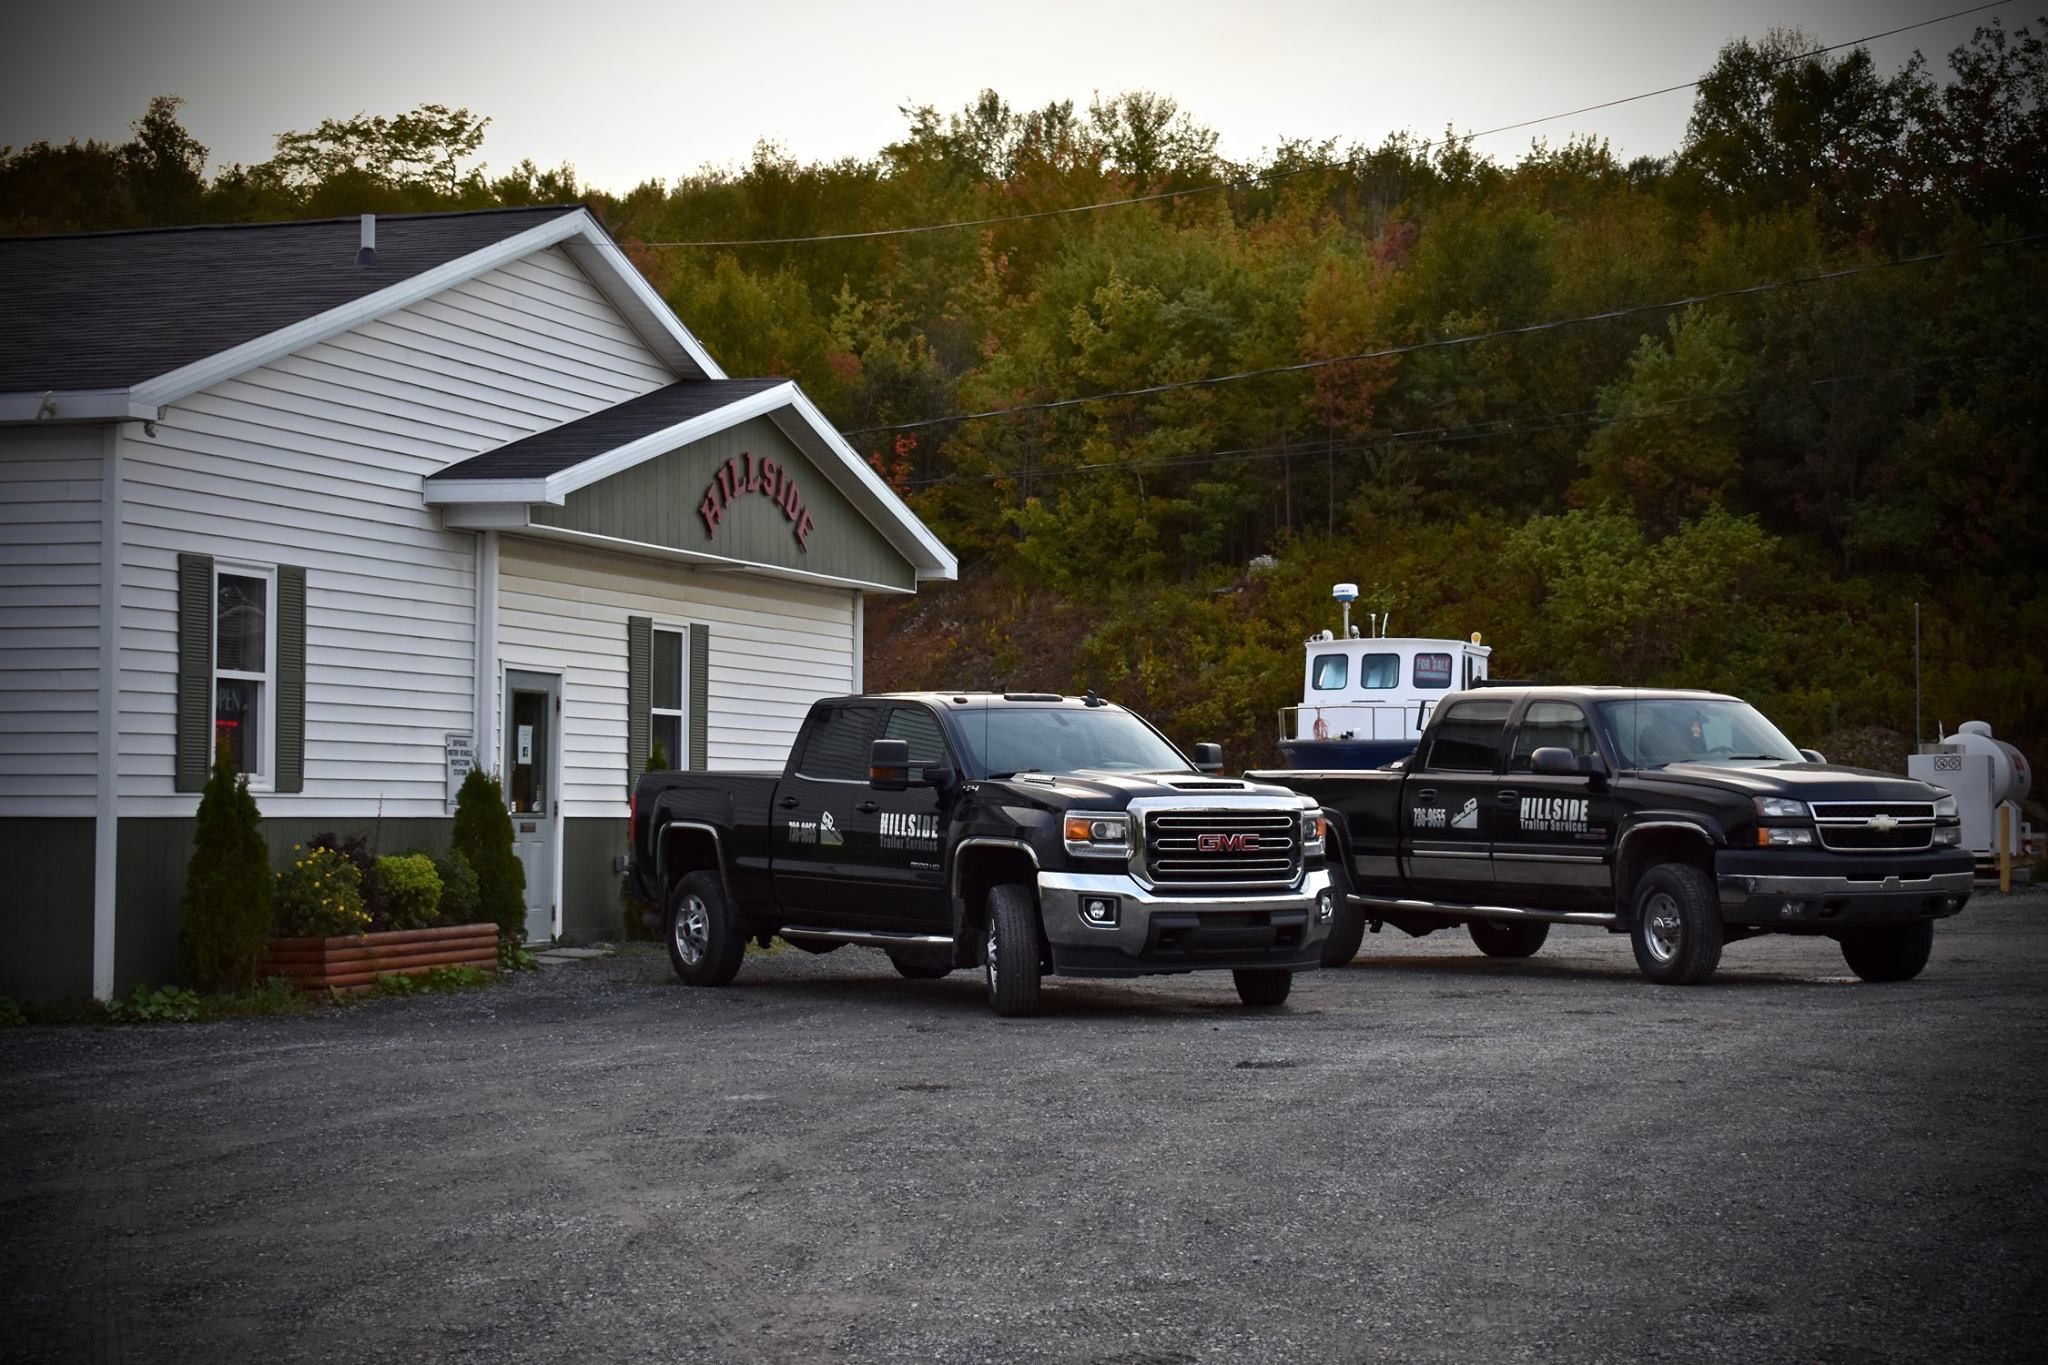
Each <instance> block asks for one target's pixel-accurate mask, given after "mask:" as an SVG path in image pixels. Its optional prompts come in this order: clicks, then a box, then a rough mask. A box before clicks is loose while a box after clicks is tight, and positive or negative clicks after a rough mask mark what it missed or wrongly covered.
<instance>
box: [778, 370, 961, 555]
mask: <svg viewBox="0 0 2048 1365" xmlns="http://www.w3.org/2000/svg"><path fill="white" fill-rule="evenodd" d="M794 394H795V396H794V400H793V401H792V403H791V406H792V407H794V408H795V409H796V411H797V413H798V415H799V416H801V417H802V418H803V419H804V421H805V422H806V423H808V424H809V425H810V427H811V429H812V430H813V431H815V432H817V434H818V437H819V439H820V440H822V441H824V442H825V444H826V445H828V446H830V447H831V448H832V451H833V453H834V454H836V455H838V456H839V458H840V460H841V462H842V463H844V464H845V466H846V468H847V469H848V470H850V471H851V472H852V473H853V476H854V478H855V480H856V481H857V482H858V485H859V487H860V489H861V491H862V492H864V493H866V494H867V496H868V497H869V498H870V499H872V500H873V501H874V502H875V503H876V504H878V505H879V510H880V511H881V512H882V514H883V515H884V516H886V517H888V518H889V519H890V520H891V521H893V522H895V523H896V525H897V526H898V527H900V528H901V530H902V531H903V532H904V534H905V535H907V536H908V537H909V539H910V540H911V542H912V543H913V544H914V545H915V546H916V548H917V549H918V550H922V551H923V556H922V558H920V556H919V555H917V554H915V553H912V554H909V555H907V556H906V558H908V559H909V560H910V561H911V563H912V564H914V565H915V566H916V568H917V577H918V581H919V582H925V581H928V580H932V579H937V580H940V581H943V582H951V581H953V580H955V579H957V578H959V577H960V561H959V560H958V559H957V558H955V557H954V554H953V552H952V551H951V550H949V549H947V548H946V547H945V545H944V543H943V542H941V541H940V540H939V538H938V537H937V536H935V535H933V534H932V532H931V528H930V527H929V526H926V525H925V524H924V522H923V521H921V520H919V519H918V515H917V513H915V512H913V511H911V510H910V508H909V507H908V506H907V505H905V503H904V501H903V499H901V498H899V497H897V496H896V490H895V489H893V488H891V487H889V485H888V484H886V483H884V482H883V481H882V476H881V475H879V474H877V473H875V471H874V469H873V468H871V467H870V466H869V464H868V462H867V461H866V460H863V459H862V458H861V457H860V452H859V451H857V450H855V449H854V448H853V447H852V446H851V445H849V444H847V441H846V438H845V437H844V436H841V435H840V434H839V431H838V428H836V427H834V426H833V425H832V424H831V423H830V422H828V421H826V420H825V414H824V413H822V412H819V411H818V409H817V408H816V407H815V406H814V405H813V404H812V402H811V400H810V399H809V398H806V397H805V396H804V393H803V390H801V389H796V390H795V391H794ZM890 539H891V540H892V541H894V540H896V539H897V538H896V537H894V536H891V537H890ZM897 548H898V549H904V548H906V547H905V546H903V545H902V544H901V543H898V545H897Z"/></svg>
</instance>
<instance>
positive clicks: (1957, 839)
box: [1934, 825, 1963, 848]
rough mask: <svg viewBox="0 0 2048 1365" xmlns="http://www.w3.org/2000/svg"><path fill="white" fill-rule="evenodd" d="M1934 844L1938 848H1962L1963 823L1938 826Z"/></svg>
mask: <svg viewBox="0 0 2048 1365" xmlns="http://www.w3.org/2000/svg"><path fill="white" fill-rule="evenodd" d="M1934 846H1935V847H1936V848H1961V847H1962V846H1963V827H1962V826H1961V825H1941V826H1938V827H1936V829H1935V831H1934Z"/></svg>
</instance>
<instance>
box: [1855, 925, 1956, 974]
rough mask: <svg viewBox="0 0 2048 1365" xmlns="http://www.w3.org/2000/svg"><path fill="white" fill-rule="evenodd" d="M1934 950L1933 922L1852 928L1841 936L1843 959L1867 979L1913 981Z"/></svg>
mask: <svg viewBox="0 0 2048 1365" xmlns="http://www.w3.org/2000/svg"><path fill="white" fill-rule="evenodd" d="M1933 951H1934V921H1933V920H1931V919H1923V920H1916V921H1914V922H1913V923H1911V924H1888V925H1885V926H1884V927H1882V928H1878V929H1851V930H1848V931H1846V932H1845V933H1843V935H1842V960H1843V961H1844V962H1846V963H1848V964H1849V970H1850V971H1852V972H1854V973H1856V975H1858V976H1860V977H1862V978H1863V979H1864V980H1865V981H1911V980H1912V979H1913V978H1914V977H1916V976H1918V975H1920V973H1921V971H1922V969H1924V968H1925V967H1926V966H1927V955H1928V954H1929V953H1931V952H1933Z"/></svg>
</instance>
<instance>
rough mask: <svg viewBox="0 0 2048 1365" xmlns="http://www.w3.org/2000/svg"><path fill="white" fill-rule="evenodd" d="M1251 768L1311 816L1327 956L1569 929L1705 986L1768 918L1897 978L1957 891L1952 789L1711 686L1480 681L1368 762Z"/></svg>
mask: <svg viewBox="0 0 2048 1365" xmlns="http://www.w3.org/2000/svg"><path fill="white" fill-rule="evenodd" d="M1247 777H1248V778H1250V779H1252V780H1256V781H1261V782H1271V783H1276V784H1280V785H1284V786H1287V787H1291V788H1293V789H1294V790H1296V791H1299V792H1302V793H1303V794H1305V795H1307V796H1310V797H1313V798H1314V799H1315V800H1316V801H1317V802H1318V803H1320V804H1321V806H1322V807H1323V809H1324V812H1325V814H1326V815H1327V816H1328V818H1329V837H1330V840H1331V841H1332V846H1331V849H1330V862H1331V868H1332V872H1333V876H1334V877H1335V879H1336V880H1337V881H1338V882H1339V888H1338V889H1339V893H1340V895H1342V896H1343V897H1344V905H1343V906H1342V907H1341V908H1340V910H1339V913H1338V920H1337V926H1336V928H1335V929H1334V930H1333V932H1332V934H1331V936H1330V939H1329V942H1328V950H1327V951H1326V953H1325V956H1324V961H1325V962H1326V963H1335V962H1341V961H1346V960H1348V959H1349V958H1350V957H1351V956H1352V954H1354V953H1356V952H1357V950H1358V945H1359V942H1360V939H1361V937H1362V935H1363V933H1364V931H1365V927H1366V925H1367V924H1368V923H1369V924H1370V926H1371V928H1372V930H1373V932H1375V933H1377V932H1378V931H1379V929H1380V926H1381V925H1382V924H1391V925H1393V926H1394V927H1395V928H1397V929H1401V930H1403V931H1405V932H1407V933H1410V934H1417V935H1420V934H1427V933H1430V932H1433V931H1434V930H1437V929H1441V928H1446V927H1449V926H1455V925H1460V924H1462V925H1465V926H1467V928H1468V931H1469V932H1470V933H1471V935H1472V940H1473V942H1474V943H1475V944H1476V945H1477V946H1478V948H1479V950H1480V951H1481V952H1483V953H1486V954H1488V955H1489V956H1493V957H1527V956H1529V955H1530V954H1531V953H1534V952H1535V951H1536V950H1537V949H1538V948H1540V947H1541V946H1542V945H1543V941H1544V938H1545V936H1546V935H1547V934H1548V933H1549V931H1550V926H1551V925H1553V924H1587V925H1598V926H1601V927H1604V928H1606V929H1608V930H1609V931H1611V932H1614V933H1626V934H1628V935H1629V936H1630V938H1631V940H1632V942H1633V945H1634V948H1635V958H1636V964H1637V965H1638V966H1639V967H1640V968H1641V969H1642V972H1643V975H1645V976H1647V977H1649V978H1650V979H1651V980H1652V981H1658V982H1666V983H1672V984H1679V985H1690V984H1693V983H1697V982H1702V981H1705V980H1707V979H1708V978H1709V977H1711V976H1712V975H1713V973H1714V970H1715V968H1716V967H1717V966H1718V965H1719V964H1720V960H1721V948H1722V945H1723V944H1725V943H1732V942H1735V941H1736V940H1739V939H1745V938H1751V937H1754V936H1756V935H1758V934H1770V933H1778V934H1806V935H1820V936H1825V937H1828V938H1832V939H1834V940H1835V941H1836V942H1837V943H1839V944H1840V945H1841V949H1842V956H1843V958H1844V959H1845V960H1846V961H1847V962H1848V964H1849V969H1850V970H1851V971H1853V972H1854V973H1855V974H1856V975H1857V976H1859V977H1862V978H1863V979H1864V980H1866V981H1904V980H1907V979H1909V978H1912V977H1914V976H1917V975H1919V973H1920V971H1921V969H1922V968H1923V967H1925V966H1926V965H1927V957H1928V953H1929V951H1930V949H1931V947H1932V945H1933V941H1934V922H1935V921H1936V920H1938V919H1942V918H1945V917H1947V916H1950V915H1953V914H1956V913H1957V912H1958V911H1960V910H1961V909H1962V908H1963V906H1964V904H1965V903H1966V902H1968V900H1969V898H1970V887H1971V859H1970V855H1969V853H1968V852H1967V851H1965V850H1963V849H1962V848H1961V847H1960V840H1961V829H1960V825H1959V823H1958V820H1957V812H1956V801H1955V798H1954V797H1952V796H1950V795H1949V794H1948V793H1947V792H1945V791H1942V790H1941V789H1940V788H1938V787H1931V786H1928V785H1927V784H1925V783H1922V782H1916V781H1913V780H1910V779H1908V778H1903V777H1894V776H1890V775H1888V774H1885V773H1878V772H1868V771H1865V770H1862V769H1858V768H1845V767H1835V766H1831V765H1829V764H1828V763H1826V761H1825V760H1823V759H1822V757H1821V756H1820V755H1819V754H1816V753H1813V752H1812V751H1810V750H1800V749H1798V748H1795V747H1794V746H1793V744H1792V742H1791V741H1790V740H1788V739H1786V738H1785V736H1784V735H1783V734H1781V733H1780V732H1779V731H1778V729H1777V727H1775V726H1774V725H1772V724H1771V723H1770V721H1768V720H1766V719H1765V718H1764V717H1763V715H1761V714H1760V713H1759V712H1757V711H1756V710H1755V709H1754V708H1753V707H1751V706H1749V705H1748V704H1747V703H1745V702H1743V701H1740V700H1738V699H1736V698H1734V697H1730V696H1722V695H1720V694H1717V693H1710V692H1684V691H1648V690H1641V689H1634V688H1610V687H1487V688H1483V689H1476V690H1472V691H1467V692H1463V693H1458V694H1453V695H1451V696H1447V697H1446V698H1445V699H1444V700H1443V701H1442V702H1441V703H1439V704H1438V706H1437V708H1436V710H1435V712H1434V714H1433V715H1432V716H1431V718H1430V722H1429V725H1428V727H1427V728H1426V729H1425V730H1424V731H1423V733H1422V738H1421V741H1420V743H1419V745H1418V746H1417V748H1416V751H1415V753H1414V754H1413V755H1412V756H1410V757H1407V758H1404V759H1401V760H1399V761H1397V762H1395V763H1392V764H1389V765H1387V766H1386V767H1384V768H1379V769H1373V770H1364V771H1361V770H1345V771H1327V772H1307V771H1296V770H1288V771H1284V772H1271V773H1249V774H1247Z"/></svg>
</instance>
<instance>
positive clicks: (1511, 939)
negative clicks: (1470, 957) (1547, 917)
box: [1465, 919, 1550, 957]
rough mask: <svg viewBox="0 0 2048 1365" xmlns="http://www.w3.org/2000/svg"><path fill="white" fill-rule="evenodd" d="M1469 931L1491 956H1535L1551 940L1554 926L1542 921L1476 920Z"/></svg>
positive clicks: (1480, 946)
mask: <svg viewBox="0 0 2048 1365" xmlns="http://www.w3.org/2000/svg"><path fill="white" fill-rule="evenodd" d="M1465 928H1466V929H1467V930H1469V931H1470V932H1471V935H1472V942H1473V943H1474V944H1475V945H1477V947H1478V949H1479V951H1480V952H1482V953H1485V954H1486V955H1487V956H1488V957H1533V956H1534V955H1535V953H1536V950H1537V949H1538V948H1541V947H1542V946H1543V940H1544V939H1547V938H1549V937H1550V926H1549V925H1548V924H1545V923H1544V922H1543V921H1542V920H1540V919H1539V920H1503V919H1475V920H1473V921H1472V922H1471V923H1470V924H1467V925H1466V926H1465Z"/></svg>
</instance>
